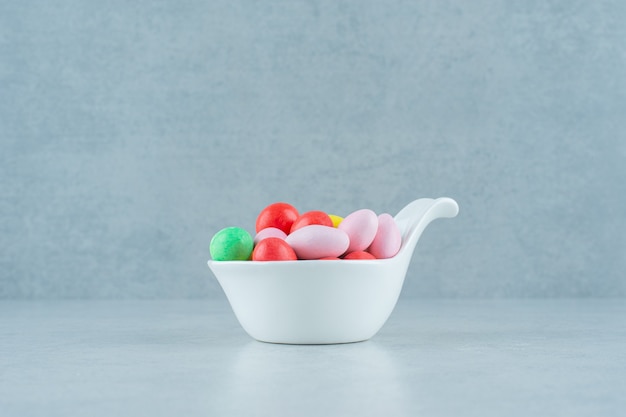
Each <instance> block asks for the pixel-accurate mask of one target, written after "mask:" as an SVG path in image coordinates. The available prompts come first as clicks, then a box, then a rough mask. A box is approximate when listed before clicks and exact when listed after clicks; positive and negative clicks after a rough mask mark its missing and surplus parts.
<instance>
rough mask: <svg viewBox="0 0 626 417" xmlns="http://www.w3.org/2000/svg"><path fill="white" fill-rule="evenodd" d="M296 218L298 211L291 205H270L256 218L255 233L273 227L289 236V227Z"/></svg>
mask: <svg viewBox="0 0 626 417" xmlns="http://www.w3.org/2000/svg"><path fill="white" fill-rule="evenodd" d="M298 216H299V213H298V210H296V208H295V207H294V206H292V205H291V204H287V203H274V204H270V205H269V206H267V207H265V208H264V209H263V210H262V211H261V213H259V215H258V217H257V218H256V232H257V233H258V232H260V231H261V230H263V229H265V228H267V227H275V228H277V229H280V230H282V231H283V232H285V234H289V232H290V231H291V226H292V225H293V222H295V221H296V219H297V218H298Z"/></svg>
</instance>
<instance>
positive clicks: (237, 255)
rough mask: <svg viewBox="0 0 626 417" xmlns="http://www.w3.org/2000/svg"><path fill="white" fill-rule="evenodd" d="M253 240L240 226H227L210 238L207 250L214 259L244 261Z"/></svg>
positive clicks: (252, 244) (252, 245)
mask: <svg viewBox="0 0 626 417" xmlns="http://www.w3.org/2000/svg"><path fill="white" fill-rule="evenodd" d="M253 247H254V242H253V241H252V236H250V233H248V232H247V231H246V230H245V229H242V228H241V227H227V228H225V229H222V230H220V231H219V232H217V233H216V234H215V235H214V236H213V238H212V239H211V244H210V245H209V252H211V258H213V259H214V260H216V261H245V260H248V259H249V258H250V254H251V253H252V248H253Z"/></svg>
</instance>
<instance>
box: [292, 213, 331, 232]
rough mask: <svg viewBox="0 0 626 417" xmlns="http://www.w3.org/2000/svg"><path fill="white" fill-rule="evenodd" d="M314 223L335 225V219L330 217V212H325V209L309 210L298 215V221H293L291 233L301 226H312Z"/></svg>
mask: <svg viewBox="0 0 626 417" xmlns="http://www.w3.org/2000/svg"><path fill="white" fill-rule="evenodd" d="M312 224H320V225H322V226H328V227H333V221H332V220H331V219H330V216H329V215H328V214H326V213H324V212H323V211H319V210H313V211H307V212H306V213H304V214H302V215H301V216H300V217H298V218H297V219H296V221H295V222H293V225H292V226H291V230H290V232H289V233H293V232H294V231H296V230H298V229H300V228H301V227H304V226H310V225H312Z"/></svg>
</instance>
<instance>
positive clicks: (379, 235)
mask: <svg viewBox="0 0 626 417" xmlns="http://www.w3.org/2000/svg"><path fill="white" fill-rule="evenodd" d="M400 246H402V233H401V232H400V228H399V227H398V225H397V224H396V221H395V220H394V219H393V217H391V214H388V213H383V214H381V215H380V216H378V231H377V232H376V236H375V237H374V240H373V241H372V244H371V245H370V247H369V248H367V251H368V252H369V253H371V254H372V255H374V256H375V257H376V258H378V259H387V258H392V257H394V256H396V254H397V253H398V251H400Z"/></svg>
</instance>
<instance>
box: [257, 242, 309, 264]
mask: <svg viewBox="0 0 626 417" xmlns="http://www.w3.org/2000/svg"><path fill="white" fill-rule="evenodd" d="M252 260H253V261H296V260H298V257H297V256H296V253H295V252H294V250H293V249H292V248H291V247H290V246H289V245H288V244H287V242H285V240H284V239H281V238H279V237H267V238H265V239H263V240H262V241H260V242H259V243H258V244H257V245H256V247H255V248H254V251H253V252H252Z"/></svg>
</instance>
